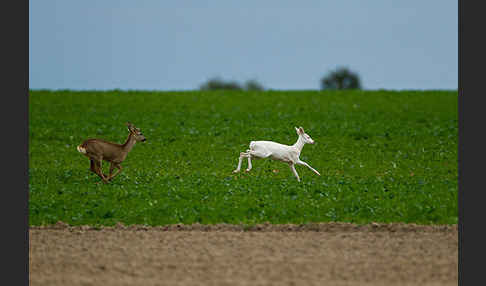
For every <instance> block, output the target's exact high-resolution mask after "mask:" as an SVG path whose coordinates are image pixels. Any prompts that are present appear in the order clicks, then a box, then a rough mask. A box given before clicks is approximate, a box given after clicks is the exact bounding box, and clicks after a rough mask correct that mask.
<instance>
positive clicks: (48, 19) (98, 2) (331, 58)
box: [29, 0, 458, 90]
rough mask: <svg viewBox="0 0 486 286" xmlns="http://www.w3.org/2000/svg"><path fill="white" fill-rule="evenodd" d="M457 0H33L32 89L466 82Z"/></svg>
mask: <svg viewBox="0 0 486 286" xmlns="http://www.w3.org/2000/svg"><path fill="white" fill-rule="evenodd" d="M457 14H458V3H457V1H451V0H425V1H423V0H422V1H421V0H370V1H363V0H341V1H338V0H334V1H324V0H321V1H310V0H309V1H305V0H304V1H284V0H278V1H270V0H266V1H257V0H246V1H231V0H226V1H223V0H221V1H196V0H195V1H184V0H181V1H156V0H138V1H133V0H84V1H79V0H30V1H29V87H30V88H31V89H44V88H46V89H76V90H85V89H97V90H105V89H115V88H119V89H138V90H188V89H198V88H199V86H200V85H201V84H202V83H204V82H205V81H206V80H207V79H209V78H212V77H217V76H219V77H221V78H222V79H225V80H236V81H239V82H241V83H243V82H244V81H246V80H249V79H256V80H258V81H259V82H260V83H262V84H263V85H264V86H265V87H266V88H269V89H319V87H320V85H319V81H320V78H321V77H322V76H324V75H325V74H326V73H327V72H328V71H330V70H332V69H334V68H336V67H337V66H347V67H349V68H350V69H352V70H354V71H356V72H357V73H359V75H360V76H361V81H362V85H363V87H364V88H365V89H380V88H384V89H457V86H458V15H457Z"/></svg>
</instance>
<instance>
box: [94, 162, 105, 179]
mask: <svg viewBox="0 0 486 286" xmlns="http://www.w3.org/2000/svg"><path fill="white" fill-rule="evenodd" d="M94 169H95V173H96V175H98V176H100V178H101V179H102V180H103V182H104V183H108V180H107V179H106V177H105V175H104V174H103V170H102V169H101V160H100V161H94Z"/></svg>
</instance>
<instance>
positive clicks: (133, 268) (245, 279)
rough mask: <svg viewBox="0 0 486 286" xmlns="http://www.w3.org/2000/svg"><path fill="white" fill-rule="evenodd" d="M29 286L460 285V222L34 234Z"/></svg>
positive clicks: (64, 229)
mask: <svg viewBox="0 0 486 286" xmlns="http://www.w3.org/2000/svg"><path fill="white" fill-rule="evenodd" d="M29 240H30V247H29V254H30V255H29V274H30V277H29V280H30V285H32V286H36V285H50V286H55V285H103V286H110V285H117V286H120V285H457V284H458V232H457V225H454V226H420V225H410V224H369V225H362V226H358V225H353V224H345V223H325V224H324V223H323V224H310V225H270V224H264V225H258V226H253V227H250V228H249V227H243V226H235V225H213V226H206V225H190V226H186V225H173V226H170V227H146V226H130V227H125V226H123V225H117V226H115V227H104V228H93V227H86V226H81V227H71V226H68V225H65V224H63V223H58V224H56V225H52V226H46V227H31V228H30V231H29Z"/></svg>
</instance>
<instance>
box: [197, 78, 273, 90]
mask: <svg viewBox="0 0 486 286" xmlns="http://www.w3.org/2000/svg"><path fill="white" fill-rule="evenodd" d="M199 89H200V90H253V91H255V90H257V91H258V90H264V88H263V86H262V85H261V84H260V83H259V82H258V81H256V80H253V79H252V80H248V81H246V83H245V84H244V85H243V86H242V85H240V84H239V83H238V82H236V81H224V80H222V79H220V78H212V79H209V80H208V81H207V82H205V83H204V84H202V85H201V86H200V87H199Z"/></svg>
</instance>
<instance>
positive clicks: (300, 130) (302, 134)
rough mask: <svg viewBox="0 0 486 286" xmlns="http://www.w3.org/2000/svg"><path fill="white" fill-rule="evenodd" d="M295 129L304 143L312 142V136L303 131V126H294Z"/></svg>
mask: <svg viewBox="0 0 486 286" xmlns="http://www.w3.org/2000/svg"><path fill="white" fill-rule="evenodd" d="M295 131H297V135H299V137H301V138H302V139H303V141H304V143H308V144H314V140H312V138H311V137H310V136H309V134H307V133H305V132H304V128H302V127H299V128H297V127H295Z"/></svg>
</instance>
